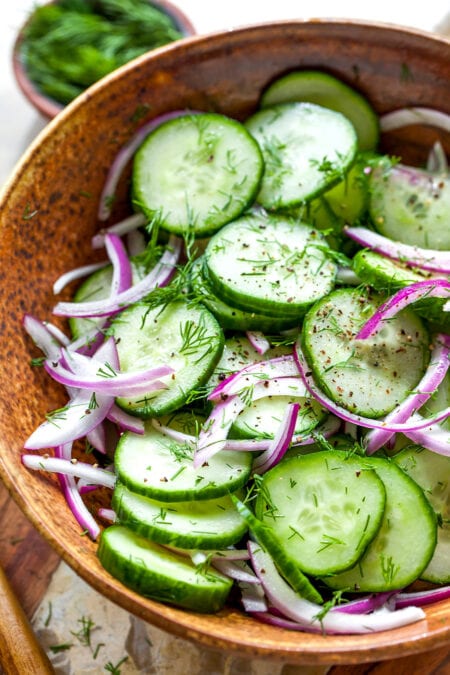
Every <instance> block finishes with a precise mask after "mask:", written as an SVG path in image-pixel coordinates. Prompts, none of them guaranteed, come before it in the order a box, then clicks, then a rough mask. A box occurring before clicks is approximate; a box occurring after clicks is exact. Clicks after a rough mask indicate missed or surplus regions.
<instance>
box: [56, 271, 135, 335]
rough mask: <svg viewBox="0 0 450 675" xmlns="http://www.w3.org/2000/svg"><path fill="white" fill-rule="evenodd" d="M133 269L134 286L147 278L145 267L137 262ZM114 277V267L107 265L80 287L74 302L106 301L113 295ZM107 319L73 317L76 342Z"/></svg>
mask: <svg viewBox="0 0 450 675" xmlns="http://www.w3.org/2000/svg"><path fill="white" fill-rule="evenodd" d="M131 269H132V273H133V284H135V283H137V282H138V281H140V280H141V279H142V278H143V277H144V276H145V267H144V266H143V265H142V264H141V263H139V262H137V261H136V260H132V261H131ZM112 276H113V269H112V265H107V266H106V267H103V268H102V269H100V270H98V271H97V272H94V274H91V275H90V276H89V277H88V278H87V279H86V280H85V281H83V283H82V284H81V286H79V287H78V289H77V291H76V293H75V295H74V296H73V301H74V302H86V301H88V300H104V299H106V298H107V297H108V296H109V295H110V293H111V282H112ZM104 323H105V318H104V317H102V318H100V319H96V318H94V317H93V318H91V319H79V318H77V317H71V318H70V319H69V326H70V330H71V333H72V336H73V338H74V340H76V339H77V338H79V337H81V336H82V335H85V334H86V333H89V332H90V331H91V330H92V329H93V328H94V327H95V326H99V325H103V324H104Z"/></svg>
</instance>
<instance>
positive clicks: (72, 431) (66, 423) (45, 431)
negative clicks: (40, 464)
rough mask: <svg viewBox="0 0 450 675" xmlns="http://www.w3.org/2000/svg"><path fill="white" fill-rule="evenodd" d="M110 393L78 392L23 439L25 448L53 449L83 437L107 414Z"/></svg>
mask: <svg viewBox="0 0 450 675" xmlns="http://www.w3.org/2000/svg"><path fill="white" fill-rule="evenodd" d="M113 402H114V398H113V397H112V396H105V395H94V394H91V393H90V392H86V391H80V392H78V394H77V395H76V396H75V397H74V398H73V399H72V400H71V401H70V403H68V404H67V405H66V407H65V408H61V410H57V411H54V412H53V413H52V414H51V415H49V416H48V419H47V421H45V422H43V424H41V425H40V426H39V427H38V428H37V429H36V430H35V431H34V432H33V433H32V434H31V436H30V437H29V438H28V439H27V440H26V442H25V444H24V447H25V448H26V449H27V450H42V449H44V448H54V447H56V446H57V445H64V444H66V443H70V442H71V441H75V440H76V439H78V438H83V437H84V436H86V435H87V434H88V433H89V432H90V431H92V429H94V428H95V427H96V426H97V424H100V422H102V421H103V420H104V419H105V417H106V416H107V415H108V413H109V411H110V409H111V406H112V404H113Z"/></svg>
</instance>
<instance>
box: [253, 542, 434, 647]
mask: <svg viewBox="0 0 450 675" xmlns="http://www.w3.org/2000/svg"><path fill="white" fill-rule="evenodd" d="M248 547H249V552H250V557H251V560H252V563H253V569H254V571H255V573H256V575H257V577H258V578H259V580H260V581H261V584H262V586H263V588H264V591H265V594H266V596H267V598H268V600H269V601H270V602H271V604H272V605H273V606H274V607H275V608H276V609H277V610H278V611H280V612H281V613H282V614H283V615H284V616H285V617H286V618H288V619H291V620H293V621H295V622H298V623H299V624H301V625H303V626H306V627H308V628H311V627H312V628H315V627H316V628H319V629H321V630H322V631H325V632H332V633H339V634H363V633H374V632H377V631H383V630H390V629H392V628H398V627H400V626H405V625H408V624H410V623H414V622H416V621H420V620H421V619H424V618H425V613H424V612H423V610H421V609H420V608H419V607H405V608H403V609H399V610H394V611H392V610H389V609H387V608H384V607H383V608H381V609H378V610H377V611H375V612H372V613H371V614H347V613H345V612H327V613H326V614H325V615H324V616H323V617H322V618H318V617H320V616H321V614H322V613H323V607H322V606H321V605H317V604H315V603H313V602H310V601H309V600H305V599H304V598H301V597H300V596H299V595H298V594H297V593H296V592H295V591H294V590H293V589H292V588H291V587H290V586H289V585H288V584H287V583H286V581H284V579H283V578H282V577H281V576H280V574H279V573H278V571H277V569H276V567H275V564H274V562H273V560H272V558H271V557H270V556H269V555H268V554H267V553H266V552H265V551H263V550H262V548H261V547H260V546H259V545H257V544H255V543H254V542H252V541H249V542H248Z"/></svg>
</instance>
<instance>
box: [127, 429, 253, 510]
mask: <svg viewBox="0 0 450 675" xmlns="http://www.w3.org/2000/svg"><path fill="white" fill-rule="evenodd" d="M172 424H175V422H172ZM193 455H194V449H193V447H192V446H191V445H189V444H187V443H178V442H177V441H174V440H173V439H171V438H169V437H167V436H165V435H164V434H163V433H161V432H160V431H158V430H157V429H155V428H154V427H153V426H152V424H151V423H150V422H147V423H146V425H145V433H144V434H143V435H138V434H134V433H132V432H125V433H124V434H123V435H122V436H121V438H120V440H119V443H118V445H117V449H116V455H115V467H116V473H117V476H118V478H119V480H120V481H121V482H122V483H123V484H124V485H125V486H126V487H128V488H129V489H130V490H131V491H132V492H136V493H138V494H142V495H143V496H145V497H149V498H150V499H156V500H158V501H162V502H186V501H191V500H197V499H200V500H203V499H216V498H219V497H222V496H224V495H226V494H228V493H230V492H234V491H235V490H237V489H238V488H240V487H242V486H243V485H245V483H246V482H247V480H248V478H249V476H250V470H251V462H252V458H251V456H250V455H251V453H248V452H232V451H222V452H219V453H217V454H216V455H214V456H213V457H211V458H210V459H209V460H208V463H207V465H204V466H200V467H199V468H198V469H194V467H193Z"/></svg>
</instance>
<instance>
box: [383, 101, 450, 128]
mask: <svg viewBox="0 0 450 675" xmlns="http://www.w3.org/2000/svg"><path fill="white" fill-rule="evenodd" d="M411 124H425V125H426V126H431V127H438V128H439V129H444V131H448V132H450V115H447V114H446V113H444V112H441V111H440V110H435V109H434V108H425V107H422V106H413V107H411V108H399V109H398V110H393V111H392V112H389V113H385V114H384V115H382V116H381V117H380V129H381V131H394V130H395V129H401V128H402V127H407V126H409V125H411Z"/></svg>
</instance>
